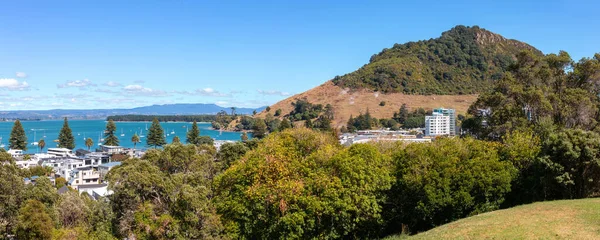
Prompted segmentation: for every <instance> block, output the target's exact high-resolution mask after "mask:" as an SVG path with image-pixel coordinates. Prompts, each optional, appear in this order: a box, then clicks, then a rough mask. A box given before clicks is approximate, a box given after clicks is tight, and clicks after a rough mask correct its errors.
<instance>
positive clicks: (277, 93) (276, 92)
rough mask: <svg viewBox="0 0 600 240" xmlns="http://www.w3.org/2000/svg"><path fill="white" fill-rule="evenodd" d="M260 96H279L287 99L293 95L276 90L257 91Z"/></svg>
mask: <svg viewBox="0 0 600 240" xmlns="http://www.w3.org/2000/svg"><path fill="white" fill-rule="evenodd" d="M257 91H258V93H259V94H262V95H278V96H282V97H287V96H290V95H292V94H291V93H289V92H282V91H275V90H257Z"/></svg>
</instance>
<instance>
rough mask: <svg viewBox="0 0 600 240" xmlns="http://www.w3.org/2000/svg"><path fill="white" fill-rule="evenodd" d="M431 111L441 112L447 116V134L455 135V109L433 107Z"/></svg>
mask: <svg viewBox="0 0 600 240" xmlns="http://www.w3.org/2000/svg"><path fill="white" fill-rule="evenodd" d="M433 113H439V114H442V115H443V116H448V120H449V123H448V124H449V126H448V130H449V133H448V135H450V136H455V135H456V111H455V110H454V109H449V108H436V109H433Z"/></svg>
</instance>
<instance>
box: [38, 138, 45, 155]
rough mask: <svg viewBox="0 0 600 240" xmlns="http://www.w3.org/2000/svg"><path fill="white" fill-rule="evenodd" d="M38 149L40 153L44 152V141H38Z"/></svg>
mask: <svg viewBox="0 0 600 240" xmlns="http://www.w3.org/2000/svg"><path fill="white" fill-rule="evenodd" d="M38 147H39V148H40V152H44V148H45V147H46V141H45V140H44V139H40V141H38Z"/></svg>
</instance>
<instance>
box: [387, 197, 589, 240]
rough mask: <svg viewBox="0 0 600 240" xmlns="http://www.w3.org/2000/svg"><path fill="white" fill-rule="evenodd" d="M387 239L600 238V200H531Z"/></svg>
mask: <svg viewBox="0 0 600 240" xmlns="http://www.w3.org/2000/svg"><path fill="white" fill-rule="evenodd" d="M387 239H388V240H395V239H600V199H598V198H592V199H579V200H561V201H552V202H540V203H533V204H528V205H523V206H518V207H514V208H510V209H505V210H499V211H494V212H489V213H484V214H480V215H477V216H473V217H469V218H465V219H461V220H458V221H456V222H452V223H449V224H446V225H443V226H440V227H437V228H434V229H432V230H429V231H427V232H423V233H420V234H417V235H415V236H410V237H407V236H395V237H389V238H387Z"/></svg>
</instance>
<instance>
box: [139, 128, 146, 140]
mask: <svg viewBox="0 0 600 240" xmlns="http://www.w3.org/2000/svg"><path fill="white" fill-rule="evenodd" d="M143 131H144V130H142V129H140V138H143V137H146V136H144V133H143Z"/></svg>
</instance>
